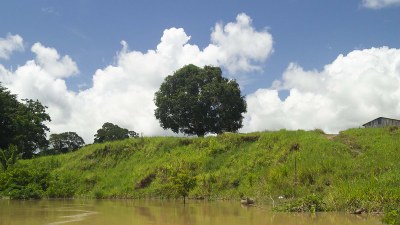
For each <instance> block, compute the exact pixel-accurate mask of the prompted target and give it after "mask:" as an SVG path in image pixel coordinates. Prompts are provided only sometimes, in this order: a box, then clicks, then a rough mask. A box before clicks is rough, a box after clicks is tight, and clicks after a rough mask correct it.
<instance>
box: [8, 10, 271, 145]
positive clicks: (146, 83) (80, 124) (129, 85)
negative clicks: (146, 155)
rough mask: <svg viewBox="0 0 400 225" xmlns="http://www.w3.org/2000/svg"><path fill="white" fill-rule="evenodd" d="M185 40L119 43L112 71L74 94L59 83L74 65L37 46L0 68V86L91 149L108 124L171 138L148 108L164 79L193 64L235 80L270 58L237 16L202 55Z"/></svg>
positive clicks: (181, 34)
mask: <svg viewBox="0 0 400 225" xmlns="http://www.w3.org/2000/svg"><path fill="white" fill-rule="evenodd" d="M189 40H190V36H188V35H187V34H186V33H185V31H184V30H183V29H182V28H170V29H166V30H165V31H164V33H163V35H162V37H161V41H160V43H159V44H158V45H157V47H156V49H154V50H148V51H147V52H139V51H130V50H129V48H128V44H127V43H126V42H124V41H123V42H122V43H121V44H122V46H123V47H122V50H121V51H120V52H119V54H118V55H117V58H116V63H115V65H110V66H107V67H106V68H103V69H98V70H97V71H96V72H95V74H94V75H93V86H92V87H90V88H88V89H86V90H83V91H79V92H78V93H74V92H72V91H70V90H68V89H67V86H66V85H65V81H64V79H65V78H67V77H69V76H72V75H73V74H76V73H78V68H77V66H76V63H75V62H74V61H73V60H72V59H71V58H70V57H68V56H64V57H60V55H59V54H58V52H57V51H56V50H55V49H53V48H48V47H44V46H43V45H41V44H40V43H36V44H34V45H33V46H32V48H31V50H32V52H34V53H35V54H36V58H35V60H31V61H28V62H27V63H26V64H25V65H23V66H20V67H19V68H18V69H17V70H16V71H8V70H6V69H5V68H4V67H2V66H1V65H0V82H3V83H4V84H5V85H6V86H7V87H8V88H9V89H10V90H11V91H12V92H13V93H16V94H18V95H19V97H21V98H33V99H36V98H37V99H39V100H40V101H41V102H42V103H43V104H45V105H47V106H48V107H49V110H48V111H49V113H50V116H51V117H52V120H53V121H52V122H51V123H50V124H49V127H50V129H51V131H52V132H54V133H58V132H64V131H75V132H77V133H78V134H79V135H81V136H82V137H83V138H84V139H85V141H86V142H88V143H90V142H92V141H93V135H94V134H95V133H96V130H97V129H99V128H100V127H101V125H102V124H103V123H104V122H112V123H115V124H118V125H120V126H122V127H126V128H129V129H133V130H135V131H137V132H143V133H144V134H145V135H161V134H171V132H169V131H164V130H163V129H162V128H161V127H160V125H159V123H158V121H157V120H156V119H155V117H154V109H155V105H154V103H153V98H154V93H155V91H156V90H158V88H159V86H160V84H161V83H162V81H163V79H164V78H165V77H166V76H167V75H170V74H172V73H173V72H174V71H176V70H177V69H179V68H180V67H182V66H184V65H186V64H190V63H193V64H196V65H198V66H204V65H216V66H223V67H225V68H226V69H227V70H228V71H230V72H231V73H230V74H229V75H230V76H231V77H235V73H236V72H242V71H252V70H259V69H260V67H259V64H260V63H262V62H264V61H265V60H266V59H267V57H268V56H269V55H270V54H271V52H272V37H271V35H270V34H269V33H268V32H267V31H265V30H263V31H257V30H255V29H254V28H253V27H252V26H251V19H250V17H248V16H247V15H245V14H239V15H238V17H237V18H236V22H234V23H228V24H227V25H225V26H223V25H222V24H217V25H216V26H215V28H214V30H213V32H212V34H211V43H210V44H209V45H208V46H207V47H206V48H204V49H203V50H201V49H200V48H199V47H198V46H197V45H193V44H189V43H188V42H189Z"/></svg>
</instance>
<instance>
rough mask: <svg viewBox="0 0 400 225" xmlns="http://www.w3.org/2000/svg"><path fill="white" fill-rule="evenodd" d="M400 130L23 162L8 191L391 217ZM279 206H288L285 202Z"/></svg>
mask: <svg viewBox="0 0 400 225" xmlns="http://www.w3.org/2000/svg"><path fill="white" fill-rule="evenodd" d="M399 153H400V130H399V129H397V128H393V127H392V128H382V129H350V130H346V131H343V132H341V133H340V134H339V135H337V136H335V137H331V136H328V137H327V135H325V134H324V133H323V132H321V131H320V130H315V131H286V130H281V131H276V132H260V133H250V134H231V133H228V134H224V135H220V136H217V137H206V138H178V137H151V138H150V137H149V138H146V137H145V138H136V139H127V140H123V141H117V142H110V143H104V144H94V145H89V146H86V147H84V148H82V149H80V150H78V151H76V152H73V153H69V154H64V155H56V156H46V157H39V158H36V159H32V160H20V161H19V162H18V163H17V164H16V165H15V166H14V167H12V168H10V169H9V170H8V171H5V172H4V171H2V172H0V192H1V195H2V196H5V197H10V198H12V199H20V198H71V197H74V198H179V197H180V196H181V195H182V192H180V188H181V187H180V186H179V185H180V183H179V182H180V181H179V179H183V181H182V182H183V183H184V181H185V180H184V179H186V178H188V177H192V178H194V180H193V182H194V185H193V186H191V187H190V188H189V189H188V191H189V192H188V193H189V197H190V198H200V199H202V198H204V199H239V198H240V197H243V196H248V197H252V198H254V199H256V200H257V201H271V198H272V199H274V200H277V199H281V201H280V202H281V204H279V205H277V206H278V209H281V210H284V211H349V212H351V211H354V210H357V209H363V210H365V211H366V212H382V211H385V210H386V209H388V208H393V207H396V206H398V204H399V202H400V189H399V188H398V187H399V184H400V176H398V174H400V163H399V162H400V154H399ZM277 202H278V201H277Z"/></svg>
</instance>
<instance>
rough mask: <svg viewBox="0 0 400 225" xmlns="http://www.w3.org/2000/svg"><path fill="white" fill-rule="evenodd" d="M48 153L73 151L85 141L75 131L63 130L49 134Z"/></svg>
mask: <svg viewBox="0 0 400 225" xmlns="http://www.w3.org/2000/svg"><path fill="white" fill-rule="evenodd" d="M49 141H50V145H51V149H50V150H49V153H50V154H60V153H67V152H72V151H75V150H77V149H79V148H81V147H82V146H83V145H84V144H85V141H84V140H83V139H82V137H80V136H79V135H78V134H77V133H75V132H64V133H60V134H51V135H50V139H49Z"/></svg>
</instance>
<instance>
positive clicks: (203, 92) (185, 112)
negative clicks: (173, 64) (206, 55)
mask: <svg viewBox="0 0 400 225" xmlns="http://www.w3.org/2000/svg"><path fill="white" fill-rule="evenodd" d="M154 102H155V105H156V106H157V109H156V110H155V116H156V118H157V119H158V120H159V121H160V124H161V126H162V127H163V128H164V129H171V130H172V131H173V132H175V133H178V132H181V133H185V134H188V135H197V136H199V137H202V136H204V135H205V134H207V133H216V134H221V133H223V132H236V131H237V130H238V129H239V128H241V127H242V120H243V116H242V113H244V112H246V102H245V100H244V97H243V96H241V94H240V88H239V85H238V83H237V82H236V81H234V80H229V79H227V78H224V77H222V71H221V69H220V68H219V67H212V66H205V67H204V68H203V69H202V68H199V67H197V66H195V65H187V66H184V67H183V68H181V69H179V70H178V71H176V72H175V73H174V74H173V75H170V76H168V77H166V78H165V81H164V82H163V83H162V84H161V87H160V89H159V91H157V92H156V94H155V99H154Z"/></svg>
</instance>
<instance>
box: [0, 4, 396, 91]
mask: <svg viewBox="0 0 400 225" xmlns="http://www.w3.org/2000/svg"><path fill="white" fill-rule="evenodd" d="M1 4H2V7H0V21H2V24H1V32H0V35H1V36H5V35H6V34H7V33H11V34H19V35H21V36H22V37H23V38H24V40H25V42H26V45H29V44H33V43H35V42H40V43H42V44H44V45H46V46H50V47H53V48H56V49H57V50H58V51H59V52H60V54H67V55H69V56H71V58H72V59H74V60H75V61H76V62H77V64H78V67H79V69H80V71H81V72H80V74H79V76H75V77H72V78H69V79H67V83H68V86H69V87H70V88H71V89H73V90H77V89H78V85H79V84H81V83H88V84H90V82H91V79H92V75H93V74H94V72H95V70H96V69H98V68H103V67H105V66H107V65H109V64H111V63H112V62H113V60H114V57H115V54H116V52H117V51H119V50H120V49H121V45H120V41H121V40H125V41H127V42H128V43H129V45H130V48H131V49H134V50H139V51H146V50H148V49H153V48H155V46H156V45H157V44H158V42H159V40H160V37H161V35H162V32H163V30H164V29H167V28H171V27H178V28H179V27H182V28H184V29H185V32H186V33H187V34H188V35H190V36H191V40H190V43H193V44H196V45H198V46H199V47H205V46H206V45H207V44H208V43H209V41H210V30H211V29H212V27H213V26H214V25H215V23H216V22H229V21H232V20H233V19H234V18H235V17H236V15H237V14H238V13H241V12H244V13H246V14H247V15H249V16H250V17H251V18H252V19H253V25H254V27H256V28H257V29H268V31H269V32H270V33H271V34H272V35H273V38H274V53H273V55H272V56H271V57H270V59H269V60H268V61H267V62H265V64H264V65H262V66H263V69H264V71H263V72H261V73H260V72H258V74H257V76H256V77H254V81H253V82H252V83H250V84H249V85H248V86H246V88H245V93H251V92H252V91H254V90H256V89H257V88H260V87H265V86H269V85H271V83H272V81H273V80H275V79H278V78H279V77H280V76H281V75H282V73H283V71H284V70H285V69H286V67H287V66H288V64H289V63H290V62H297V63H298V64H300V65H302V67H303V68H305V69H318V70H320V69H322V67H323V66H324V65H325V64H327V63H329V62H331V61H333V60H334V59H335V58H336V57H337V56H338V55H339V54H347V53H348V52H350V51H352V50H354V49H362V48H370V47H378V46H390V47H395V48H398V47H399V46H400V29H399V24H400V8H399V7H388V8H384V9H380V10H374V9H369V8H366V7H363V6H362V2H360V1H359V0H339V1H326V0H325V1H321V0H307V1H300V0H281V1H247V2H245V1H226V0H225V1H162V0H160V1H121V0H116V1H95V0H91V1H90V0H81V1H73V2H71V1H53V0H47V1H43V0H40V1H10V0H5V1H2V3H1ZM29 57H32V56H31V55H29V54H26V52H25V53H20V54H17V55H15V56H14V57H12V59H11V60H10V61H8V62H5V64H7V65H13V64H14V66H15V65H17V64H22V63H24V62H25V60H26V59H27V58H29ZM260 85H261V86H260Z"/></svg>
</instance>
